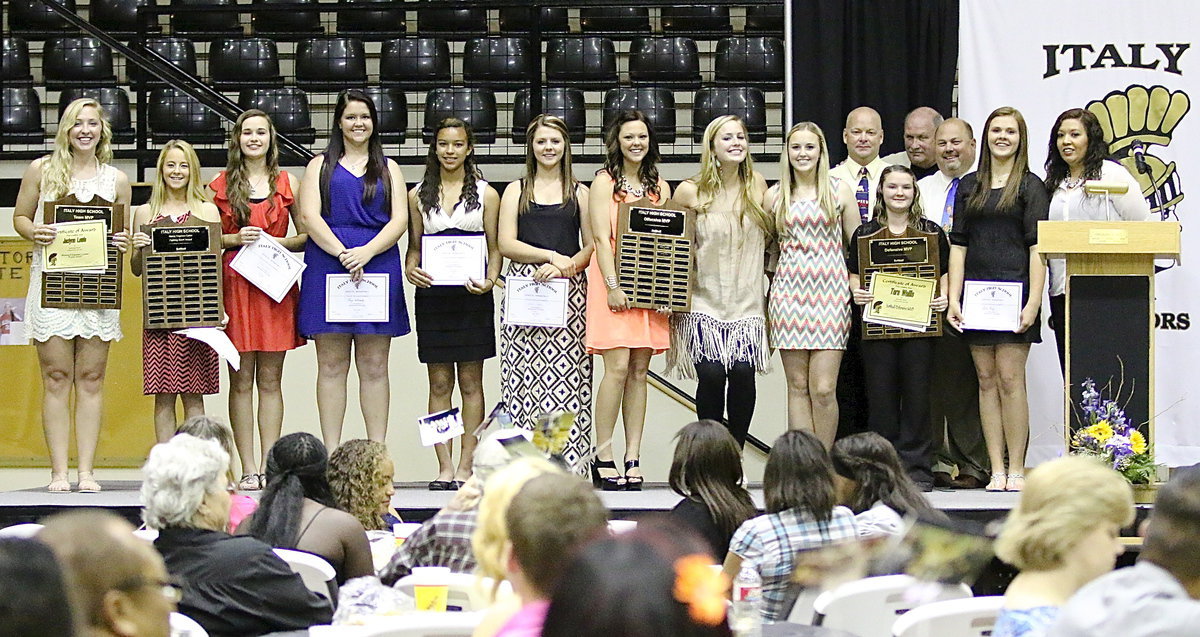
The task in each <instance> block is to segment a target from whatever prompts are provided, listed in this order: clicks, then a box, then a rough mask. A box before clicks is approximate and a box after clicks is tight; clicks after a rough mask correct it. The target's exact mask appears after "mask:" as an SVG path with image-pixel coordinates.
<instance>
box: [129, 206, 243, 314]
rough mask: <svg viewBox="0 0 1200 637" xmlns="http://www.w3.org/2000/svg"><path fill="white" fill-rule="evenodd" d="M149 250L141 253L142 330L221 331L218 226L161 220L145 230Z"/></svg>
mask: <svg viewBox="0 0 1200 637" xmlns="http://www.w3.org/2000/svg"><path fill="white" fill-rule="evenodd" d="M141 231H142V232H144V233H146V234H148V235H150V245H148V246H146V247H145V248H144V249H143V250H142V299H143V304H142V307H143V314H142V317H143V325H144V327H145V328H146V329H171V330H177V329H183V328H185V327H219V326H220V325H221V320H222V318H223V316H224V300H225V299H224V291H223V290H222V286H221V267H222V266H221V225H220V224H218V223H215V222H209V221H201V220H199V219H194V218H193V219H188V220H187V221H184V222H183V223H176V222H174V221H172V220H170V219H163V220H161V221H158V222H157V223H153V224H149V225H144V226H142V227H141Z"/></svg>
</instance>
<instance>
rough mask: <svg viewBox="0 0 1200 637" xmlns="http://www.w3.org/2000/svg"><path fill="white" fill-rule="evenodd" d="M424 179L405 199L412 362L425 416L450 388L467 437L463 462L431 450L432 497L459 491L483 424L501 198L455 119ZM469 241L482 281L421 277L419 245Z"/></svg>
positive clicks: (444, 130) (440, 129) (443, 402)
mask: <svg viewBox="0 0 1200 637" xmlns="http://www.w3.org/2000/svg"><path fill="white" fill-rule="evenodd" d="M433 138H434V141H433V143H432V144H430V145H429V155H428V156H427V158H426V160H425V177H424V179H423V180H422V181H421V183H420V184H418V185H417V187H416V188H413V189H412V190H410V191H409V193H408V203H409V223H410V229H409V237H408V255H407V257H406V259H405V266H404V271H405V276H406V277H407V278H408V282H409V283H412V284H413V285H415V286H417V291H416V295H415V305H416V311H415V314H416V320H417V358H418V359H420V361H421V362H422V363H425V365H426V370H427V371H428V373H429V412H430V413H433V412H438V411H442V410H445V409H449V408H450V405H451V400H452V398H453V395H454V385H455V383H456V382H457V384H458V387H459V394H460V395H461V396H462V420H463V426H464V427H465V428H466V433H465V434H464V435H462V436H460V438H461V439H462V455H461V456H460V457H459V462H458V465H457V466H455V465H454V463H453V441H451V442H448V443H445V444H438V445H436V446H435V447H434V451H435V452H436V453H437V459H438V477H437V479H435V480H433V481H432V482H430V483H429V489H430V490H432V491H446V490H451V489H455V490H456V489H458V487H460V486H462V484H463V483H464V482H466V480H467V478H469V477H471V456H472V454H473V452H474V451H475V436H474V435H473V434H474V433H475V429H476V428H477V427H478V426H479V423H481V422H483V361H484V360H486V359H489V358H491V357H493V356H495V355H496V332H495V328H494V326H493V316H494V314H495V308H494V306H493V305H492V288H493V287H494V286H495V285H496V279H497V278H498V277H499V276H500V262H501V257H500V248H499V244H498V243H497V241H496V226H497V218H498V210H499V208H500V195H499V194H497V193H496V190H495V189H494V188H492V187H491V186H489V185H488V183H487V182H486V181H484V179H483V175H482V174H480V172H479V168H478V166H476V164H475V138H474V135H472V133H471V127H470V126H469V125H468V124H467V123H466V122H464V121H462V120H461V119H457V118H453V117H448V118H446V119H444V120H442V121H441V122H440V123H439V124H438V126H437V128H436V129H435V130H434V132H433ZM426 234H429V235H443V236H447V235H451V236H453V235H475V236H480V235H482V236H484V237H486V239H487V271H486V272H485V276H484V277H483V279H482V280H477V279H472V280H469V281H467V283H466V284H464V285H448V286H447V285H443V286H436V285H434V283H435V282H436V281H435V279H434V277H433V276H431V275H430V273H429V272H426V271H425V270H424V269H422V267H421V265H422V260H421V243H422V242H421V238H422V237H423V236H424V235H426Z"/></svg>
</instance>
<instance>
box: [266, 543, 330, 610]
mask: <svg viewBox="0 0 1200 637" xmlns="http://www.w3.org/2000/svg"><path fill="white" fill-rule="evenodd" d="M275 554H276V555H278V556H279V557H280V558H281V559H282V560H283V561H285V562H287V564H288V566H290V567H291V568H292V571H293V572H295V573H298V574H299V575H300V579H303V580H304V585H305V586H307V587H308V590H310V591H312V592H314V593H317V594H318V595H323V596H325V597H327V598H329V601H330V602H331V603H332V604H333V605H334V606H337V571H335V570H333V567H332V566H330V565H329V562H326V561H325V559H324V558H322V557H321V556H319V555H313V554H312V553H305V552H304V551H293V550H291V549H275Z"/></svg>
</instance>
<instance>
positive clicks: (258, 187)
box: [250, 174, 267, 194]
mask: <svg viewBox="0 0 1200 637" xmlns="http://www.w3.org/2000/svg"><path fill="white" fill-rule="evenodd" d="M266 187H267V176H266V175H265V174H264V175H262V176H260V177H259V178H258V179H253V178H252V179H250V193H251V194H253V193H256V192H262V191H263V189H264V188H266Z"/></svg>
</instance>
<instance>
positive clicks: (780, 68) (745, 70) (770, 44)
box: [713, 35, 785, 91]
mask: <svg viewBox="0 0 1200 637" xmlns="http://www.w3.org/2000/svg"><path fill="white" fill-rule="evenodd" d="M713 67H714V72H713V84H716V85H717V86H757V87H759V88H761V89H763V90H766V91H782V90H783V79H784V75H785V70H784V48H783V40H780V39H779V38H773V37H769V36H762V35H760V36H750V37H733V38H724V39H722V40H721V41H719V42H717V52H716V59H715V61H714V62H713Z"/></svg>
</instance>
